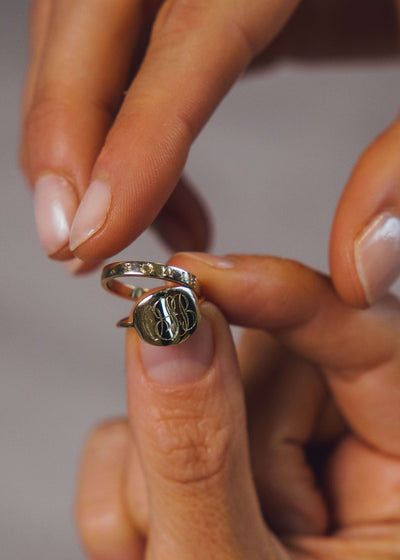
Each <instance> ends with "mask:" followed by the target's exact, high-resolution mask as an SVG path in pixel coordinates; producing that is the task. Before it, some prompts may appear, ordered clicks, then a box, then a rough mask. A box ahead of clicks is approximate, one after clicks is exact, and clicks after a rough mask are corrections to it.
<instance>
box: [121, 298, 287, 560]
mask: <svg viewBox="0 0 400 560" xmlns="http://www.w3.org/2000/svg"><path fill="white" fill-rule="evenodd" d="M201 307H202V320H201V324H200V326H199V328H198V331H197V332H196V333H195V334H194V335H193V336H192V337H191V338H190V339H189V340H188V341H186V342H184V343H182V344H180V345H175V346H169V347H154V346H151V345H148V344H146V343H144V342H141V341H140V339H139V338H138V336H137V334H136V332H135V331H134V329H132V330H130V332H128V334H127V374H128V383H127V387H128V409H129V417H130V422H131V426H132V429H133V431H134V435H135V441H136V443H137V447H138V453H139V456H140V459H141V463H142V467H143V470H144V474H145V478H146V481H147V487H148V492H149V502H150V505H151V516H150V526H149V541H148V550H147V553H148V555H149V557H152V558H153V557H154V558H157V559H160V560H163V559H164V558H165V559H166V558H195V557H199V555H198V550H199V547H201V557H202V558H249V559H250V558H258V557H259V555H261V554H262V555H263V556H266V555H267V554H268V553H269V552H270V553H271V557H274V558H275V557H276V558H285V559H286V558H287V557H286V556H285V554H284V553H283V552H282V550H281V549H280V545H278V543H277V541H276V540H275V539H274V537H273V536H272V534H271V533H269V532H268V531H267V529H266V528H265V526H264V524H263V521H262V516H261V513H260V510H259V505H258V502H257V499H256V494H255V489H254V485H253V482H252V477H251V470H250V465H249V457H248V449H247V436H246V427H245V409H244V402H243V392H242V388H241V384H240V375H239V370H238V365H237V362H236V359H235V354H234V347H233V343H232V339H231V336H230V333H229V329H228V326H227V324H226V322H225V321H224V319H223V318H222V316H221V314H220V313H219V312H218V311H217V310H216V308H215V307H214V306H212V305H211V304H204V305H202V306H201ZM274 554H275V555H276V556H274ZM266 557H268V556H266Z"/></svg>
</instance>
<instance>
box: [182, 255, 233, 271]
mask: <svg viewBox="0 0 400 560" xmlns="http://www.w3.org/2000/svg"><path fill="white" fill-rule="evenodd" d="M178 254H182V255H185V257H189V258H190V259H195V260H197V261H200V262H202V263H205V264H207V265H208V266H213V267H215V268H234V267H235V266H236V261H235V259H233V258H232V257H218V256H217V255H210V254H209V253H196V252H190V253H187V252H184V253H178Z"/></svg>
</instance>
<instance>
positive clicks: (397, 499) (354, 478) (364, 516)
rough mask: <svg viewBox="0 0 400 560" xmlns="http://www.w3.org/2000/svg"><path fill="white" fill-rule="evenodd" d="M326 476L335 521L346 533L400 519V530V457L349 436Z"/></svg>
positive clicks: (332, 460)
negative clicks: (384, 452) (378, 450)
mask: <svg viewBox="0 0 400 560" xmlns="http://www.w3.org/2000/svg"><path fill="white" fill-rule="evenodd" d="M326 477H327V488H328V489H329V495H330V503H331V507H332V512H333V514H334V516H335V525H336V526H338V527H340V528H342V529H345V530H346V534H349V533H350V532H351V531H356V532H357V531H361V530H362V529H363V528H364V530H365V528H367V527H368V526H371V525H376V526H382V525H383V524H385V523H386V524H387V523H393V524H394V523H396V524H397V531H398V523H399V522H400V461H399V458H398V457H397V458H396V457H393V456H390V455H385V454H382V453H379V452H377V451H376V450H375V449H372V448H371V447H369V446H367V445H365V444H364V443H362V442H360V441H359V440H357V439H356V438H354V437H347V438H345V439H344V440H343V441H342V442H341V443H340V444H339V445H338V446H337V447H336V449H335V451H334V452H333V454H332V456H331V458H330V461H329V468H328V470H327V474H326ZM366 489H368V491H366ZM397 535H398V532H397Z"/></svg>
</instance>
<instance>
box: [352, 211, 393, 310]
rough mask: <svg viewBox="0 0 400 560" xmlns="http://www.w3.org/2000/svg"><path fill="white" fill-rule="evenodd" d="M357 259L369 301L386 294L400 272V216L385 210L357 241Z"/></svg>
mask: <svg viewBox="0 0 400 560" xmlns="http://www.w3.org/2000/svg"><path fill="white" fill-rule="evenodd" d="M354 251H355V261H356V267H357V273H358V276H359V279H360V282H361V284H362V286H363V288H364V291H365V295H366V298H367V300H368V302H369V303H373V302H374V301H376V300H378V299H379V298H380V297H382V296H384V295H385V294H386V292H387V291H388V289H389V288H390V286H391V285H392V284H393V282H394V281H395V280H396V278H397V276H398V275H399V273H400V219H399V218H398V217H397V216H394V215H393V214H391V213H390V212H383V213H382V214H380V215H379V216H378V217H377V218H376V219H375V220H373V222H371V224H370V225H369V226H368V227H367V228H366V229H365V230H364V231H363V232H362V233H361V235H360V236H359V237H358V238H357V239H356V241H355V248H354Z"/></svg>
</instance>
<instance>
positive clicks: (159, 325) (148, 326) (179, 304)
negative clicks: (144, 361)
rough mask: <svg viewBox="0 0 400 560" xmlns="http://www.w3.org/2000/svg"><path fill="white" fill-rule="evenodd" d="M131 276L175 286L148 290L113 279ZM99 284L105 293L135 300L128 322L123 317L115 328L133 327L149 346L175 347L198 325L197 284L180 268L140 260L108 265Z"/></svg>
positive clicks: (198, 290)
mask: <svg viewBox="0 0 400 560" xmlns="http://www.w3.org/2000/svg"><path fill="white" fill-rule="evenodd" d="M132 276H139V277H146V278H156V279H159V280H165V281H168V282H172V283H174V284H175V286H172V287H166V288H163V289H159V288H158V289H153V290H149V289H147V288H142V287H136V286H131V285H130V284H125V283H124V282H122V281H120V280H117V278H124V277H132ZM101 283H102V285H103V287H104V288H105V289H106V290H107V291H109V292H112V293H114V294H116V295H119V296H121V297H123V298H126V299H133V300H135V301H137V304H136V306H135V308H134V310H133V316H132V321H130V320H129V317H125V318H123V319H121V320H120V321H118V323H117V326H118V327H128V328H135V329H136V331H137V333H138V334H139V336H140V337H141V338H142V339H143V340H145V341H146V342H148V343H149V344H154V345H156V346H168V345H171V344H179V343H180V342H183V341H184V340H186V339H187V338H189V336H191V335H192V334H193V333H194V332H195V330H196V328H197V326H198V324H199V320H200V312H199V307H198V298H199V297H200V284H199V281H198V280H197V278H196V277H195V276H194V275H193V274H190V272H188V271H186V270H184V269H182V268H178V267H176V266H170V265H164V264H159V263H153V262H142V261H124V262H117V263H111V264H109V265H107V266H105V267H104V268H103V272H102V275H101ZM176 284H177V285H176Z"/></svg>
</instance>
